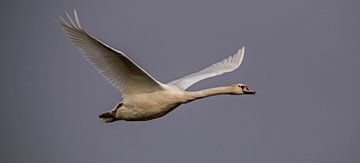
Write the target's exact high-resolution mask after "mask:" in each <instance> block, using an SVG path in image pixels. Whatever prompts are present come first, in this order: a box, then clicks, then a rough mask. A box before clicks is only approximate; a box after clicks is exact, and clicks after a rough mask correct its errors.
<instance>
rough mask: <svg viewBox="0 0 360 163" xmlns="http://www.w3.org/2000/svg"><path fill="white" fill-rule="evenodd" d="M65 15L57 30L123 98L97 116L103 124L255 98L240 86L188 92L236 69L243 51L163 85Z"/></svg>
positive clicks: (148, 118)
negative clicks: (204, 101) (197, 103)
mask: <svg viewBox="0 0 360 163" xmlns="http://www.w3.org/2000/svg"><path fill="white" fill-rule="evenodd" d="M65 14H66V17H67V20H65V19H64V18H63V17H61V16H59V17H60V20H58V21H57V22H58V24H59V25H60V27H61V28H62V29H63V30H64V32H65V34H66V35H67V36H68V37H69V38H70V40H71V41H72V42H73V43H74V44H75V46H76V47H77V48H78V49H79V50H80V52H81V54H83V56H84V57H85V58H86V59H87V61H88V62H90V63H91V64H92V65H93V66H94V67H95V69H96V70H97V71H98V72H99V73H100V74H101V75H102V76H103V77H104V78H105V79H106V80H107V81H108V82H109V83H110V84H111V85H112V86H113V87H115V88H116V89H117V90H119V91H120V93H121V94H122V101H121V102H120V103H119V104H117V105H116V106H115V107H114V108H113V109H111V110H110V111H108V112H105V113H103V114H100V115H99V118H100V119H101V121H102V122H103V123H110V122H114V121H119V120H124V121H146V120H152V119H155V118H159V117H162V116H164V115H166V114H167V113H169V112H170V111H172V110H174V109H175V108H176V107H178V106H179V105H181V104H185V103H188V102H191V101H194V100H197V99H201V98H205V97H209V96H214V95H221V94H229V95H254V94H255V91H254V90H252V89H250V88H249V87H248V86H246V85H245V84H241V83H236V84H233V85H230V86H222V87H215V88H209V89H204V90H200V91H187V89H188V88H189V87H190V86H192V85H193V84H195V83H197V82H199V81H201V80H204V79H207V78H210V77H214V76H218V75H221V74H224V73H227V72H231V71H234V70H235V69H237V68H238V67H239V66H240V64H241V63H242V61H243V58H244V52H245V47H242V48H241V49H239V50H238V51H237V52H236V53H235V54H234V55H232V56H229V57H227V58H225V59H223V60H222V61H219V62H217V63H215V64H213V65H211V66H209V67H207V68H205V69H202V70H200V71H198V72H195V73H192V74H189V75H187V76H185V77H183V78H180V79H177V80H174V81H171V82H169V83H167V84H164V83H161V82H159V81H157V80H156V79H154V78H153V77H152V76H151V75H150V74H149V73H147V72H146V71H145V70H143V69H142V68H141V67H140V66H138V65H137V64H136V63H135V62H134V61H132V60H131V59H130V58H129V57H128V56H127V55H126V54H125V53H123V52H121V51H119V50H117V49H114V48H112V47H110V46H108V45H106V44H105V43H103V42H101V41H99V40H98V39H96V38H95V37H93V36H92V35H90V34H88V33H87V32H86V31H85V30H84V29H83V28H82V27H81V25H80V22H79V18H78V14H77V12H76V10H74V14H73V16H74V17H73V18H71V16H70V15H69V14H68V13H67V12H65Z"/></svg>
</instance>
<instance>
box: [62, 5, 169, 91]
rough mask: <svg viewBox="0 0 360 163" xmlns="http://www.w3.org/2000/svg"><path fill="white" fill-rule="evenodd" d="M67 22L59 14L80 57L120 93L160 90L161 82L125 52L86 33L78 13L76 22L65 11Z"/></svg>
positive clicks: (75, 13)
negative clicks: (80, 54)
mask: <svg viewBox="0 0 360 163" xmlns="http://www.w3.org/2000/svg"><path fill="white" fill-rule="evenodd" d="M66 16H67V19H68V21H66V20H65V19H64V18H62V17H60V20H61V21H59V22H58V23H59V25H60V26H61V27H62V29H63V30H64V31H65V33H66V35H67V36H68V37H69V38H70V39H71V41H72V42H73V43H74V44H75V46H76V47H78V48H79V50H80V52H81V53H82V54H83V56H84V57H85V58H86V59H87V60H88V61H89V62H90V63H91V64H92V65H93V66H94V67H95V69H96V70H98V71H99V73H100V74H101V75H102V76H103V77H104V78H105V79H106V80H107V81H108V82H109V83H110V84H111V85H112V86H113V87H115V88H116V89H118V90H119V91H121V93H122V94H123V96H126V95H131V94H139V93H147V92H152V91H155V90H161V89H163V87H162V83H160V82H159V81H157V80H155V79H154V78H153V77H152V76H151V75H149V74H148V73H147V72H146V71H144V70H143V69H142V68H141V67H140V66H138V65H137V64H136V63H135V62H133V61H132V60H131V59H130V58H128V57H127V56H126V55H125V53H123V52H121V51H119V50H116V49H114V48H112V47H110V46H108V45H106V44H105V43H103V42H101V41H99V40H97V39H96V38H95V37H93V36H91V35H90V34H88V33H87V32H86V31H85V30H84V29H83V28H82V27H81V25H80V22H79V19H78V16H77V12H76V10H74V17H75V21H74V20H73V19H72V18H71V17H70V15H69V14H68V13H67V12H66Z"/></svg>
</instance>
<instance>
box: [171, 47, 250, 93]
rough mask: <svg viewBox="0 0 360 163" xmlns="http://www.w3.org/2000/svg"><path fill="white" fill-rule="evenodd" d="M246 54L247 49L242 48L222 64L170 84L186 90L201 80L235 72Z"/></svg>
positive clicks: (215, 64)
mask: <svg viewBox="0 0 360 163" xmlns="http://www.w3.org/2000/svg"><path fill="white" fill-rule="evenodd" d="M244 53H245V47H242V48H241V49H239V50H238V51H237V53H235V54H234V55H232V56H229V57H227V58H225V59H223V60H222V61H220V62H217V63H214V64H213V65H211V66H209V67H207V68H204V69H202V70H200V71H199V72H196V73H192V74H189V75H187V76H185V77H183V78H180V79H177V80H174V81H171V82H169V83H168V84H170V85H174V86H176V87H178V88H181V89H183V90H186V89H187V88H189V87H190V86H192V85H193V84H195V83H197V82H199V81H201V80H204V79H207V78H211V77H214V76H218V75H221V74H224V73H227V72H231V71H234V70H236V69H237V68H238V67H239V66H240V65H241V63H242V61H243V58H244Z"/></svg>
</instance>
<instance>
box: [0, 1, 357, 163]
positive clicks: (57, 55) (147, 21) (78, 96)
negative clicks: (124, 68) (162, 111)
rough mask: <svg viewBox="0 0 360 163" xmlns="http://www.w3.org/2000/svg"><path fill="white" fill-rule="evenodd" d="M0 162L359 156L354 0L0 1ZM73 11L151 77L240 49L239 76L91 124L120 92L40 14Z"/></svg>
mask: <svg viewBox="0 0 360 163" xmlns="http://www.w3.org/2000/svg"><path fill="white" fill-rule="evenodd" d="M0 6H1V7H0V21H1V30H0V36H1V38H0V49H1V60H0V74H1V84H0V90H1V93H0V96H1V98H0V99H1V103H0V108H1V109H0V115H1V118H0V129H1V131H0V144H1V145H0V162H14V163H16V162H34V163H37V162H127V163H132V162H134V163H138V162H149V163H150V162H151V163H152V162H153V163H161V162H164V163H169V162H179V163H180V162H207V163H212V162H214V163H215V162H242V163H289V162H290V163H301V162H307V163H312V162H316V163H339V162H346V163H358V162H360V155H359V153H360V118H359V115H360V98H359V91H360V85H359V83H360V73H359V70H360V54H359V46H360V19H359V15H360V1H356V0H301V1H299V0H271V1H269V0H223V1H214V0H207V1H206V0H196V1H194V0H182V1H175V0H142V1H140V0H126V1H125V0H104V1H96V0H90V1H85V0H77V1H69V0H62V1H45V0H31V1H24V0H23V1H20V0H13V1H8V2H5V1H1V2H0ZM73 8H76V9H77V10H78V14H79V18H80V22H81V23H82V26H83V27H85V29H86V30H87V31H88V32H89V33H90V34H92V35H94V36H95V37H97V38H98V39H100V40H102V41H104V42H105V43H107V44H109V45H110V46H113V47H115V48H118V49H120V50H122V51H124V52H126V53H127V54H128V56H129V57H130V58H132V59H133V60H134V61H135V62H136V63H138V64H139V65H140V66H142V67H143V68H144V69H145V70H146V71H147V72H149V73H150V74H152V76H154V77H155V78H156V79H158V80H159V81H162V82H168V81H171V80H173V79H176V78H179V77H182V76H184V75H187V74H189V73H192V72H195V71H197V70H199V69H202V68H204V67H206V66H208V65H210V64H212V63H214V62H216V61H218V60H221V59H223V58H225V57H227V56H229V55H231V54H233V53H234V52H236V50H237V49H238V48H241V47H242V46H246V53H245V58H244V62H243V64H242V65H241V67H240V69H238V70H236V71H235V72H232V73H228V74H225V75H222V76H220V77H215V78H211V79H208V80H205V81H202V82H200V83H197V84H196V85H194V86H193V87H191V90H198V89H203V88H208V87H213V86H221V85H229V84H233V83H237V82H242V83H245V84H247V85H249V86H250V87H251V88H253V89H255V90H256V91H257V94H256V95H255V96H216V97H210V98H205V99H202V100H198V101H194V102H191V103H189V104H185V105H182V106H180V107H178V108H177V109H176V110H174V111H172V112H171V113H169V114H168V115H166V116H164V117H162V118H159V119H155V120H152V121H147V122H123V121H119V122H115V123H112V124H101V123H100V121H99V119H98V115H99V114H100V113H102V112H105V111H108V110H110V109H111V108H112V107H113V106H114V105H116V104H117V103H118V102H119V101H120V100H121V95H120V93H119V92H117V91H116V90H115V89H113V88H112V87H111V85H110V84H108V83H107V82H106V81H105V80H104V79H103V78H102V77H101V76H100V75H99V74H98V73H97V72H96V71H95V70H94V68H93V67H91V65H90V64H88V63H87V62H86V60H85V59H84V58H83V57H82V56H81V55H80V53H79V51H78V50H77V49H76V48H75V47H74V46H73V45H72V43H71V42H70V41H69V39H67V38H66V37H65V35H64V33H63V31H61V29H60V28H59V27H58V26H57V24H56V23H55V22H54V20H55V19H57V18H58V15H64V11H65V10H68V11H71V10H72V9H73Z"/></svg>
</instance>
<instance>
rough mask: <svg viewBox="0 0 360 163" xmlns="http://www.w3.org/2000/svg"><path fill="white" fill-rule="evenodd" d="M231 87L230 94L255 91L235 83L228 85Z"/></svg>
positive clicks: (248, 93)
mask: <svg viewBox="0 0 360 163" xmlns="http://www.w3.org/2000/svg"><path fill="white" fill-rule="evenodd" d="M230 88H231V94H235V95H243V94H246V95H254V94H255V93H256V92H255V91H254V90H252V89H250V88H249V87H248V86H247V85H245V84H241V83H237V84H233V85H231V86H230Z"/></svg>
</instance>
